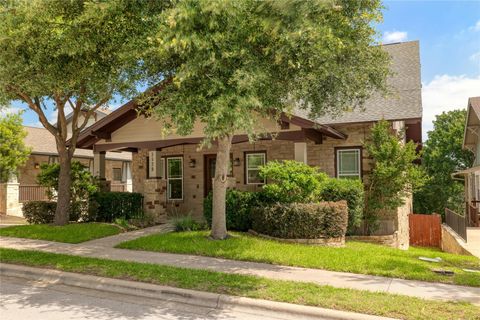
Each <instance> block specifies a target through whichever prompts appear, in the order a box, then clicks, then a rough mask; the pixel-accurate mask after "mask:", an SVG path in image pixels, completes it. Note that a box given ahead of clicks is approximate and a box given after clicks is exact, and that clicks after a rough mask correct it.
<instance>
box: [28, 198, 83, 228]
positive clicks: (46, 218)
mask: <svg viewBox="0 0 480 320" xmlns="http://www.w3.org/2000/svg"><path fill="white" fill-rule="evenodd" d="M84 207H85V205H84V204H83V203H80V202H74V203H72V204H71V206H70V213H69V220H70V221H78V219H79V218H80V217H81V216H82V215H83V212H84V211H83V210H84ZM56 208H57V202H55V201H28V202H25V203H24V204H23V208H22V211H23V216H24V217H25V220H27V222H28V223H30V224H47V223H52V222H53V219H54V218H55V209H56Z"/></svg>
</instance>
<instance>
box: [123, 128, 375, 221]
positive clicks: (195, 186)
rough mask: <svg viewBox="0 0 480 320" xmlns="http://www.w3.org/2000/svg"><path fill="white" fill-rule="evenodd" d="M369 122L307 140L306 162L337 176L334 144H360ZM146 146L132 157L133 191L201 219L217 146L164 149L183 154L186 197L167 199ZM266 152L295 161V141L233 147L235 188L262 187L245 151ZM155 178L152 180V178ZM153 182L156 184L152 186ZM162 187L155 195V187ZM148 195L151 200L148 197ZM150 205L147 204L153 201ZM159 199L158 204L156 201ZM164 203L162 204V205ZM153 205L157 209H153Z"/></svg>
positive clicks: (164, 208) (162, 208)
mask: <svg viewBox="0 0 480 320" xmlns="http://www.w3.org/2000/svg"><path fill="white" fill-rule="evenodd" d="M370 127H371V125H370V124H367V125H349V126H342V127H341V126H339V127H338V129H339V130H341V131H342V132H344V133H346V134H347V135H348V138H347V139H346V140H338V139H332V138H328V139H327V138H324V140H323V143H322V144H315V143H314V142H311V141H309V142H307V162H308V164H309V165H312V166H318V167H319V168H320V169H321V170H322V171H324V172H326V173H327V174H328V175H329V176H332V177H333V176H335V147H346V146H351V147H360V146H361V145H362V144H363V142H364V140H365V137H366V135H367V134H368V132H369V128H370ZM148 151H149V150H147V149H141V150H139V152H137V153H134V154H133V157H132V182H133V192H140V193H143V194H144V195H145V201H146V202H145V208H146V210H149V211H153V212H156V214H158V215H164V214H165V213H168V212H170V211H175V212H176V213H179V214H187V213H191V214H192V215H193V216H194V217H196V218H198V219H201V218H202V216H203V199H204V196H205V172H204V166H205V163H204V162H205V155H211V154H215V152H216V149H215V148H214V147H213V148H210V149H201V150H199V149H198V146H197V145H180V146H174V147H167V148H162V149H161V156H162V157H171V156H181V157H183V200H175V201H167V200H166V193H165V190H166V182H165V180H162V179H160V180H161V181H164V182H163V183H164V185H162V186H159V182H153V181H157V180H158V179H156V178H155V179H148V178H147V157H148ZM254 151H257V152H265V154H266V160H267V161H272V160H294V159H295V152H294V142H293V141H283V140H274V141H270V140H263V141H257V142H254V143H249V142H244V143H238V144H234V145H233V146H232V150H231V155H232V158H233V159H234V160H236V161H234V162H235V163H236V164H237V165H234V166H233V178H232V180H233V181H232V182H231V183H230V185H231V186H232V188H236V189H238V190H243V191H258V190H260V188H261V186H259V185H252V184H247V183H246V181H245V180H246V178H245V154H246V152H254ZM191 160H194V161H195V165H194V167H191V166H190V165H189V164H190V161H191ZM369 166H370V164H369V160H368V158H367V157H365V154H364V155H363V158H362V167H363V173H367V172H368V169H369ZM152 180H153V181H152ZM152 185H153V186H152ZM155 189H160V190H161V191H159V192H158V194H157V195H155V197H153V195H152V190H155ZM147 198H148V199H147ZM152 201H153V203H151V204H147V203H149V202H152ZM155 201H158V202H159V203H155ZM163 203H164V204H165V205H162V204H163ZM151 206H153V207H154V208H151Z"/></svg>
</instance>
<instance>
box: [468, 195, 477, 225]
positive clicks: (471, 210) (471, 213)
mask: <svg viewBox="0 0 480 320" xmlns="http://www.w3.org/2000/svg"><path fill="white" fill-rule="evenodd" d="M478 205H479V201H472V203H468V202H467V212H468V217H469V223H468V227H480V213H479V206H478Z"/></svg>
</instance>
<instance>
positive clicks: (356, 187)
mask: <svg viewBox="0 0 480 320" xmlns="http://www.w3.org/2000/svg"><path fill="white" fill-rule="evenodd" d="M321 198H322V200H324V201H341V200H346V201H347V205H348V228H347V233H348V234H352V233H353V231H354V230H355V228H357V227H358V226H359V225H360V223H361V221H362V216H363V206H364V200H365V199H364V187H363V184H362V182H361V181H360V180H350V179H327V180H326V181H325V182H324V183H323V184H322V192H321Z"/></svg>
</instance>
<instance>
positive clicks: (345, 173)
mask: <svg viewBox="0 0 480 320" xmlns="http://www.w3.org/2000/svg"><path fill="white" fill-rule="evenodd" d="M361 154H362V153H361V150H360V148H349V149H337V154H336V157H337V178H339V179H360V178H361V177H362V172H361V170H362V166H361V161H362V159H361V157H362V156H361Z"/></svg>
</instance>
